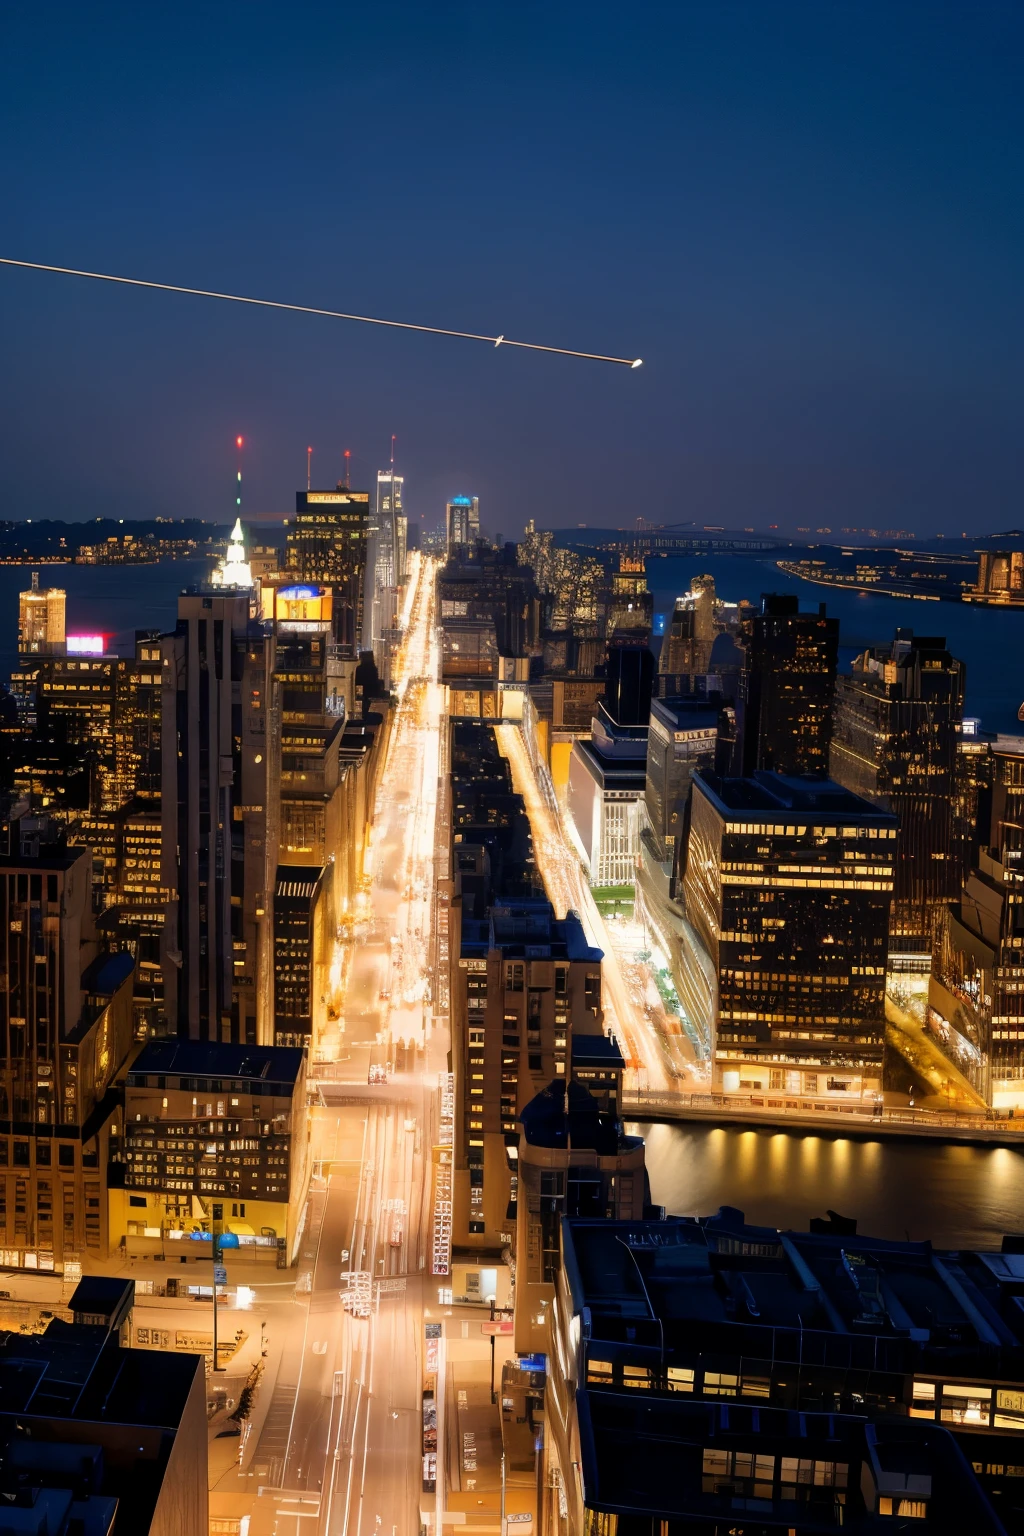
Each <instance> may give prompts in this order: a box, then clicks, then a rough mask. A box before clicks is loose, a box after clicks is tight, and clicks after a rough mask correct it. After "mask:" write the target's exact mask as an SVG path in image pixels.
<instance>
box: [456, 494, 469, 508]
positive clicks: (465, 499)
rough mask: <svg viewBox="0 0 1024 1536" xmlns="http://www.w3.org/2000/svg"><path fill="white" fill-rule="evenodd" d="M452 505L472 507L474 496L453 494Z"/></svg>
mask: <svg viewBox="0 0 1024 1536" xmlns="http://www.w3.org/2000/svg"><path fill="white" fill-rule="evenodd" d="M451 505H452V506H453V507H471V506H472V505H473V498H472V496H453V497H452V500H451Z"/></svg>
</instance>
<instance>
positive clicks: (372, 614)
mask: <svg viewBox="0 0 1024 1536" xmlns="http://www.w3.org/2000/svg"><path fill="white" fill-rule="evenodd" d="M403 486H404V481H403V477H402V476H401V475H396V474H395V472H394V470H393V469H381V470H378V471H377V502H376V506H375V507H374V510H373V513H372V515H371V518H370V524H369V532H368V537H367V544H366V596H365V602H364V612H365V614H366V619H367V628H366V633H365V634H364V636H363V649H364V650H367V651H372V652H373V659H374V661H375V662H376V663H377V670H378V671H379V673H380V675H381V677H382V678H384V679H385V681H387V679H388V677H389V675H390V657H391V645H392V643H393V638H394V636H393V631H394V627H395V623H396V620H397V616H398V600H399V589H400V587H401V584H402V582H403V581H404V580H405V544H406V518H405V513H404V511H403V510H402V490H403Z"/></svg>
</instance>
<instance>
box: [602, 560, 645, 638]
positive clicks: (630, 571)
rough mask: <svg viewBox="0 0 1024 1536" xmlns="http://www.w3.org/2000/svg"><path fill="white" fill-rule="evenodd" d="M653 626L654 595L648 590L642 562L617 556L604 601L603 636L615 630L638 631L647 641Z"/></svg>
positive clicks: (608, 635) (610, 635)
mask: <svg viewBox="0 0 1024 1536" xmlns="http://www.w3.org/2000/svg"><path fill="white" fill-rule="evenodd" d="M653 624H654V594H653V593H652V592H650V591H649V590H648V587H647V576H646V574H645V570H644V562H643V560H642V559H634V558H632V557H631V556H629V555H620V556H619V569H618V571H617V572H616V573H615V575H613V577H612V586H611V596H610V598H609V601H608V623H607V627H606V635H607V637H608V638H609V639H611V637H612V635H614V634H615V632H616V631H617V630H619V631H622V630H630V631H634V630H635V631H639V632H641V633H642V634H643V635H644V636H645V638H647V639H649V638H650V634H651V629H652V627H653Z"/></svg>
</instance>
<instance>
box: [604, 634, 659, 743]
mask: <svg viewBox="0 0 1024 1536" xmlns="http://www.w3.org/2000/svg"><path fill="white" fill-rule="evenodd" d="M605 677H606V682H605V690H604V702H605V708H606V709H607V711H608V714H609V715H610V716H611V718H612V719H613V720H614V721H615V724H616V725H646V724H647V722H648V720H649V719H650V718H651V699H652V698H653V696H654V657H653V655H652V654H651V652H650V650H649V649H648V647H647V645H646V644H643V645H637V644H634V643H632V642H631V640H630V638H629V637H628V636H626V635H621V634H620V635H616V636H613V638H612V641H611V643H610V644H609V647H608V665H607V670H606V673H605Z"/></svg>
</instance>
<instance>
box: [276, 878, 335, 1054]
mask: <svg viewBox="0 0 1024 1536" xmlns="http://www.w3.org/2000/svg"><path fill="white" fill-rule="evenodd" d="M332 867H333V866H324V867H321V868H315V867H311V866H308V865H305V864H279V865H278V866H277V873H276V876H275V881H274V1044H275V1045H287V1046H303V1047H306V1048H309V1047H312V1046H313V1045H314V1044H315V1025H316V1003H317V999H318V998H319V997H321V996H322V995H323V986H324V975H325V972H326V969H327V964H328V963H329V945H328V932H327V921H326V914H327V908H328V900H327V890H326V889H325V887H326V885H327V883H328V882H329V875H330V869H331V868H332ZM333 931H334V929H333V926H332V927H331V933H333Z"/></svg>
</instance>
